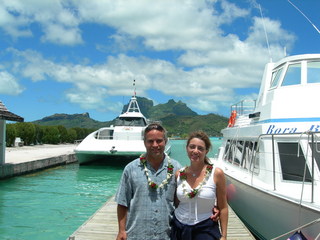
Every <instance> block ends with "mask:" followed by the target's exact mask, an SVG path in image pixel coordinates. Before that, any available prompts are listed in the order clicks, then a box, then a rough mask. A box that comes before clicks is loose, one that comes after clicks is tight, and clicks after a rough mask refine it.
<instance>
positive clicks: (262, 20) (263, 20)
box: [259, 4, 272, 62]
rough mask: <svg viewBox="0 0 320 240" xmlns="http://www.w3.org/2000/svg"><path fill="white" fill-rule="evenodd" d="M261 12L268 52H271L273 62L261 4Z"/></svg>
mask: <svg viewBox="0 0 320 240" xmlns="http://www.w3.org/2000/svg"><path fill="white" fill-rule="evenodd" d="M259 10H260V14H261V18H262V23H263V29H264V34H265V36H266V41H267V46H268V52H269V57H270V62H272V57H271V52H270V46H269V40H268V34H267V30H266V25H265V24H264V17H263V14H262V10H261V6H260V4H259Z"/></svg>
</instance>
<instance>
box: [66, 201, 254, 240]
mask: <svg viewBox="0 0 320 240" xmlns="http://www.w3.org/2000/svg"><path fill="white" fill-rule="evenodd" d="M117 234H118V221H117V203H116V202H115V200H114V197H112V198H111V199H109V200H108V201H107V202H106V203H105V204H104V205H103V206H102V207H101V208H100V209H99V210H98V211H97V212H96V213H94V214H93V215H92V216H91V217H90V218H89V219H88V220H87V221H86V222H85V223H84V224H83V225H82V226H80V227H79V228H78V229H77V230H76V231H75V232H74V233H73V234H72V235H70V236H69V237H68V238H67V240H115V239H116V237H117ZM227 239H228V240H250V239H252V240H254V239H255V238H254V237H253V235H252V234H251V233H250V231H249V230H248V229H247V228H246V227H245V225H244V224H243V223H242V222H241V221H240V219H239V218H238V216H237V215H236V214H235V213H234V212H233V210H232V209H231V207H229V223H228V236H227Z"/></svg>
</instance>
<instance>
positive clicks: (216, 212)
mask: <svg viewBox="0 0 320 240" xmlns="http://www.w3.org/2000/svg"><path fill="white" fill-rule="evenodd" d="M210 218H211V220H212V221H215V222H217V221H219V219H220V210H219V209H218V207H217V206H214V207H213V208H212V215H211V217H210Z"/></svg>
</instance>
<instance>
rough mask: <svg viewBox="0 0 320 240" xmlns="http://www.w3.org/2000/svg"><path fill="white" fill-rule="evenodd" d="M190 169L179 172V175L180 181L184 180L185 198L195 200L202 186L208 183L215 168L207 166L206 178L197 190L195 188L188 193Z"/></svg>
mask: <svg viewBox="0 0 320 240" xmlns="http://www.w3.org/2000/svg"><path fill="white" fill-rule="evenodd" d="M187 168H188V167H185V168H183V169H181V170H180V171H179V175H180V179H181V180H182V191H183V193H184V195H185V196H187V197H188V198H194V197H195V196H196V195H197V194H198V192H199V191H200V189H201V188H202V186H203V185H204V184H205V183H206V181H207V178H208V177H209V176H210V174H211V172H212V169H213V166H212V165H207V166H206V174H205V176H204V178H203V179H202V181H201V182H200V183H199V185H198V186H197V187H196V188H193V189H192V190H191V191H190V192H188V190H187V189H186V181H187V173H186V170H187ZM195 175H196V174H194V175H193V174H192V176H193V177H195Z"/></svg>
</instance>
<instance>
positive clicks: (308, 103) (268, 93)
mask: <svg viewBox="0 0 320 240" xmlns="http://www.w3.org/2000/svg"><path fill="white" fill-rule="evenodd" d="M319 94H320V54H306V55H297V56H290V57H286V58H284V59H283V60H281V61H279V62H277V63H268V64H267V65H266V67H265V71H264V75H263V79H262V83H261V87H260V92H259V95H258V98H257V99H256V100H248V101H247V100H244V101H241V102H239V103H237V104H235V105H233V106H231V116H230V119H229V124H228V127H226V128H225V129H223V130H222V133H223V143H222V146H221V147H220V149H219V153H218V156H217V158H214V159H212V161H213V163H214V164H216V165H218V166H220V167H221V168H222V169H223V170H224V172H225V174H226V176H227V194H228V202H229V204H230V206H231V207H232V209H233V210H234V211H235V212H236V214H237V215H238V216H239V217H240V218H241V219H242V220H243V221H244V222H245V224H246V225H247V226H248V227H249V228H250V230H251V231H252V232H253V233H254V234H256V236H257V237H258V238H259V239H288V237H290V236H292V235H293V234H294V233H296V232H298V233H299V234H303V235H304V236H305V237H306V238H307V239H320V110H319V108H318V104H319V101H320V100H319Z"/></svg>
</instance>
